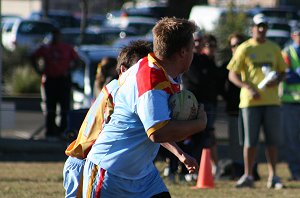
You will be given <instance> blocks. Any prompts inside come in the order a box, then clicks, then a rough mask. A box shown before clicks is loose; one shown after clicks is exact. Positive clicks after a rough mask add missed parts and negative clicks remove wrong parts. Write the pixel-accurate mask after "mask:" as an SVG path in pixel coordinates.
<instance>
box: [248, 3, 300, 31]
mask: <svg viewBox="0 0 300 198" xmlns="http://www.w3.org/2000/svg"><path fill="white" fill-rule="evenodd" d="M258 13H262V14H264V15H265V16H266V17H268V19H271V20H273V21H274V20H275V21H279V22H283V23H287V24H289V25H290V26H291V27H295V26H296V25H297V24H298V20H299V14H300V13H299V11H298V9H297V8H296V7H292V6H278V7H256V8H252V9H249V10H248V14H249V15H250V16H254V15H255V14H258Z"/></svg>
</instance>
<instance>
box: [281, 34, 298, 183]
mask: <svg viewBox="0 0 300 198" xmlns="http://www.w3.org/2000/svg"><path fill="white" fill-rule="evenodd" d="M291 37H292V40H293V43H292V44H291V45H290V46H287V47H286V48H284V50H283V53H282V54H283V57H284V60H285V62H286V63H287V64H288V69H287V70H286V78H285V80H284V82H283V84H282V95H281V101H282V112H283V113H282V118H283V120H282V121H283V122H282V123H283V131H284V135H285V140H286V141H285V144H286V149H287V152H286V153H288V155H286V157H287V162H288V165H289V170H290V172H291V175H292V178H291V179H292V180H296V181H300V153H299V151H300V140H299V135H300V124H299V118H300V59H299V58H300V29H295V30H293V32H292V35H291Z"/></svg>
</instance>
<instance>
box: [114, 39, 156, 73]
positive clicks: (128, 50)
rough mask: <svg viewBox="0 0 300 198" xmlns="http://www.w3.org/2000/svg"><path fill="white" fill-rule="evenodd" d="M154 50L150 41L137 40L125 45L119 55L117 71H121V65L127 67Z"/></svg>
mask: <svg viewBox="0 0 300 198" xmlns="http://www.w3.org/2000/svg"><path fill="white" fill-rule="evenodd" d="M150 52H152V44H151V43H150V42H148V41H143V40H137V41H132V42H130V43H129V45H128V46H125V47H124V48H123V49H122V50H121V52H120V54H119V56H118V62H117V67H116V71H117V73H118V74H120V73H121V71H120V70H121V65H123V66H124V67H126V68H127V69H128V68H129V67H131V66H132V65H134V64H135V63H136V62H138V60H139V59H141V58H143V57H145V56H147V55H148V53H150Z"/></svg>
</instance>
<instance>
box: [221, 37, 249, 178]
mask: <svg viewBox="0 0 300 198" xmlns="http://www.w3.org/2000/svg"><path fill="white" fill-rule="evenodd" d="M244 41H245V37H244V35H242V34H239V33H232V34H230V35H229V37H228V45H229V47H230V50H231V53H232V55H233V54H234V53H235V51H236V49H237V47H238V46H239V45H240V44H241V43H242V42H244ZM229 61H230V59H229V60H226V61H225V62H224V63H223V64H222V66H221V68H220V69H221V72H222V77H223V80H222V82H224V83H223V93H222V95H223V98H224V99H225V102H226V112H227V115H228V136H229V147H230V157H231V160H232V162H233V165H234V166H233V167H234V172H233V173H232V178H235V177H240V176H241V175H240V174H243V151H242V150H243V149H242V147H241V146H240V145H239V138H238V136H239V135H238V134H239V132H238V117H239V103H240V88H239V87H237V86H236V85H234V84H233V83H232V82H231V81H230V80H229V78H228V73H229V71H228V70H227V69H226V67H227V65H228V63H229ZM239 165H240V166H239ZM238 167H240V168H241V169H240V170H239V169H238Z"/></svg>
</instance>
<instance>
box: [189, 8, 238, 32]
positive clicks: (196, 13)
mask: <svg viewBox="0 0 300 198" xmlns="http://www.w3.org/2000/svg"><path fill="white" fill-rule="evenodd" d="M228 11H229V9H228V8H227V7H220V6H210V5H195V6H193V7H192V9H191V12H190V15H189V20H192V21H194V22H195V23H196V25H197V26H198V27H199V28H200V29H201V30H203V31H205V32H212V31H214V29H215V28H216V26H217V24H218V23H219V21H220V20H221V19H222V18H224V17H225V16H226V14H227V13H228ZM233 11H234V12H237V13H238V12H243V10H242V9H234V10H233Z"/></svg>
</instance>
